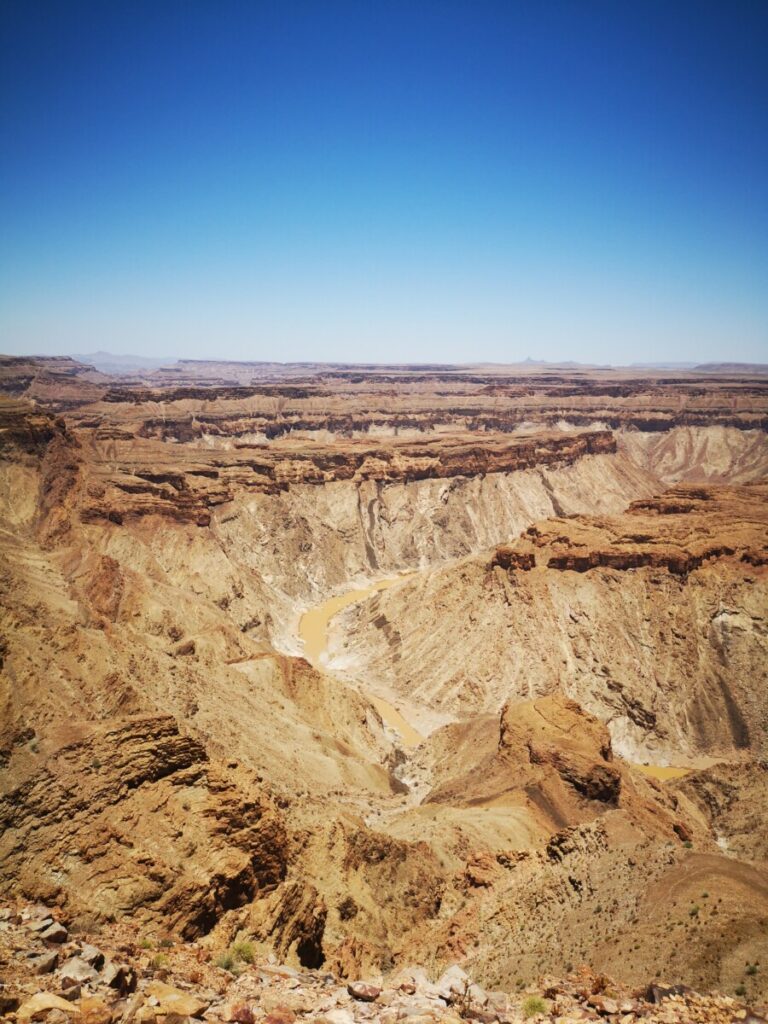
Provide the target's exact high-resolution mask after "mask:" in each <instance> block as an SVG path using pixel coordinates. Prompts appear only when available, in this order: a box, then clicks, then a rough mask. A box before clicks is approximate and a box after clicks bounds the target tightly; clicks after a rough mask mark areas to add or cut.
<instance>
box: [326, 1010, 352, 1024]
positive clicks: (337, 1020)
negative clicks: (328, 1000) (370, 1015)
mask: <svg viewBox="0 0 768 1024" xmlns="http://www.w3.org/2000/svg"><path fill="white" fill-rule="evenodd" d="M321 1022H322V1024H355V1018H354V1017H353V1016H352V1014H351V1013H350V1012H349V1010H328V1011H327V1012H326V1013H324V1014H323V1015H322V1017H320V1018H319V1020H318V1024H321Z"/></svg>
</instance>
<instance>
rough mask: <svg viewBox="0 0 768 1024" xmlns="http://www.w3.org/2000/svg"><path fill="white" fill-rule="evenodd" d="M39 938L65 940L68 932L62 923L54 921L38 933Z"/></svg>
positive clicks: (50, 940)
mask: <svg viewBox="0 0 768 1024" xmlns="http://www.w3.org/2000/svg"><path fill="white" fill-rule="evenodd" d="M40 938H41V939H45V941H46V942H66V941H67V939H68V938H69V932H68V931H67V929H66V928H65V927H64V925H63V924H59V922H58V921H54V922H53V924H52V925H51V926H50V928H46V929H45V931H44V932H41V933H40Z"/></svg>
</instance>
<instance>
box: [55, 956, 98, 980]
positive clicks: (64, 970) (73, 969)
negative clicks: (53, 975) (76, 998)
mask: <svg viewBox="0 0 768 1024" xmlns="http://www.w3.org/2000/svg"><path fill="white" fill-rule="evenodd" d="M98 976H99V975H98V972H97V971H94V969H93V968H92V967H91V966H90V964H87V963H86V962H85V960H81V959H80V957H79V956H73V957H70V958H69V960H66V961H65V962H64V963H63V964H62V965H61V967H60V968H59V977H60V978H61V985H62V988H71V987H72V986H73V985H87V984H89V983H90V982H92V981H96V979H97V978H98Z"/></svg>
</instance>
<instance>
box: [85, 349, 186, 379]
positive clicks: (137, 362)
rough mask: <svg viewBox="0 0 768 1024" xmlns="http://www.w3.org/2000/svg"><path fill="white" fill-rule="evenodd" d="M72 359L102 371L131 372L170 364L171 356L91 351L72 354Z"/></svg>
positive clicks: (112, 372)
mask: <svg viewBox="0 0 768 1024" xmlns="http://www.w3.org/2000/svg"><path fill="white" fill-rule="evenodd" d="M72 359H76V360H77V361H78V362H79V363H85V364H86V365H87V366H93V367H95V368H96V369H97V370H101V372H102V373H111V374H131V373H136V372H137V371H138V370H154V369H156V368H157V367H159V366H171V365H172V364H173V363H175V362H176V360H175V359H173V358H168V359H158V358H152V357H150V356H133V355H113V354H112V353H111V352H91V353H90V354H88V355H82V354H81V355H76V354H74V353H73V354H72Z"/></svg>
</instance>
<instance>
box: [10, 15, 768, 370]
mask: <svg viewBox="0 0 768 1024" xmlns="http://www.w3.org/2000/svg"><path fill="white" fill-rule="evenodd" d="M0 36H1V41H0V140H1V141H0V146H1V147H2V150H1V159H0V351H5V352H50V353H66V352H91V351H95V350H97V349H106V350H108V351H112V352H117V353H122V352H132V353H139V354H144V355H161V356H166V355H172V356H179V355H186V356H191V357H196V358H202V357H206V356H213V357H218V358H231V359H239V358H247V359H283V360H304V359H310V360H348V361H378V360H385V361H386V360H389V361H427V360H440V361H458V362H470V361H479V360H491V361H497V362H503V361H513V360H516V359H520V358H524V357H525V356H528V355H530V356H533V357H535V358H544V359H552V360H559V359H576V360H581V361H599V362H604V361H610V362H614V363H628V362H633V361H645V360H664V359H668V360H720V359H727V360H734V359H735V360H760V361H768V60H767V59H766V53H767V52H768V3H766V2H765V0H755V2H750V0H722V2H720V3H710V2H708V0H696V2H691V3H685V2H682V0H659V2H650V0H604V2H600V0H595V2H592V0H567V2H566V0H563V2H557V0H528V2H525V3H523V2H520V3H516V2H514V0H507V2H501V3H492V2H490V0H487V2H484V0H464V2H459V0H436V2H434V3H430V2H426V0H424V2H419V0H408V2H399V0H356V2H349V3H341V2H334V0H307V2H300V0H275V2H271V0H249V2H243V3H240V2H236V0H209V2H202V0H178V2H176V0H136V2H132V3H127V2H122V0H98V2H96V3H80V2H78V0H66V2H65V0H58V2H46V0H34V2H30V0H2V3H0Z"/></svg>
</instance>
